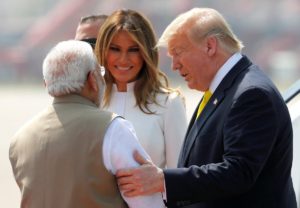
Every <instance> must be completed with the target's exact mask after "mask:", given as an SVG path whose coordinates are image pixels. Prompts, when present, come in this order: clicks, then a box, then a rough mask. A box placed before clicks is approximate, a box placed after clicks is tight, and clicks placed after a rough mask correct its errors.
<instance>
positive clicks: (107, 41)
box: [95, 10, 187, 168]
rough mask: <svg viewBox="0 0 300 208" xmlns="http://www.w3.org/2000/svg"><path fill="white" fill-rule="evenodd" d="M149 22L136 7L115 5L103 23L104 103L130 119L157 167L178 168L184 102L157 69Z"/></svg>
mask: <svg viewBox="0 0 300 208" xmlns="http://www.w3.org/2000/svg"><path fill="white" fill-rule="evenodd" d="M156 43H157V41H156V37H155V34H154V31H153V28H152V25H151V23H150V21H149V20H148V19H147V18H146V17H145V16H144V15H142V14H141V13H139V12H137V11H134V10H117V11H115V12H113V13H112V14H111V15H110V16H109V17H108V18H107V20H106V21H105V23H104V24H103V25H102V27H101V29H100V31H99V34H98V38H97V43H96V47H95V54H96V56H97V58H98V61H99V63H100V64H101V65H103V66H105V69H106V72H105V80H106V83H107V88H106V91H105V94H104V102H103V107H104V109H106V110H109V111H112V112H114V113H117V114H118V115H121V116H123V117H124V118H125V119H127V120H129V121H130V122H131V123H132V124H133V126H134V128H135V130H136V132H137V137H138V138H139V141H140V142H141V144H142V146H143V147H144V148H145V150H146V152H147V153H148V154H149V155H150V157H151V159H152V161H153V162H154V164H156V165H157V166H158V167H161V168H165V167H168V168H170V167H176V165H177V161H178V156H179V152H180V148H181V145H182V142H183V139H184V134H185V131H186V128H187V118H186V109H185V103H184V102H185V101H184V99H183V96H182V95H181V94H180V92H179V91H178V90H175V89H172V88H170V87H169V86H168V79H167V77H166V75H165V74H164V73H163V72H162V71H161V70H160V69H159V68H158V61H159V58H158V56H159V55H158V50H157V48H155V45H156Z"/></svg>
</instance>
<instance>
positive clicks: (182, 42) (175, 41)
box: [168, 34, 190, 51]
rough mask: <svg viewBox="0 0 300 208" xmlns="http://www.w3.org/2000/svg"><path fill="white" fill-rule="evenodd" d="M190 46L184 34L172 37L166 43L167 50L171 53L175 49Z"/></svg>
mask: <svg viewBox="0 0 300 208" xmlns="http://www.w3.org/2000/svg"><path fill="white" fill-rule="evenodd" d="M188 45H190V41H189V39H188V37H187V35H186V34H177V35H174V36H173V37H172V38H171V39H170V40H169V42H168V50H169V51H173V50H175V49H177V48H185V47H187V46H188Z"/></svg>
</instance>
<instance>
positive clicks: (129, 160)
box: [102, 117, 164, 208]
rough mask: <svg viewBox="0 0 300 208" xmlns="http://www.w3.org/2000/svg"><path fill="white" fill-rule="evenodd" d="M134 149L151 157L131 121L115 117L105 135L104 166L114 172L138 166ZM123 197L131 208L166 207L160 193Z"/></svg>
mask: <svg viewBox="0 0 300 208" xmlns="http://www.w3.org/2000/svg"><path fill="white" fill-rule="evenodd" d="M134 150H137V151H139V153H140V154H141V155H142V156H144V157H145V158H148V159H150V157H149V155H148V154H147V153H146V152H145V150H144V149H143V148H142V146H141V145H140V143H139V142H138V139H137V137H136V133H135V130H134V128H133V126H132V125H131V123H130V122H128V121H126V120H125V119H123V118H120V117H117V118H115V119H114V120H113V121H112V122H111V123H110V125H109V127H108V128H107V130H106V132H105V135H104V141H103V146H102V152H103V162H104V166H105V167H106V169H107V170H108V171H110V172H111V173H112V174H115V173H116V171H117V170H118V169H122V168H131V167H138V166H139V164H138V163H137V162H136V161H135V160H134V158H133V152H134ZM122 197H123V198H124V200H125V201H126V202H127V204H128V206H129V207H130V208H154V207H155V208H160V207H164V203H163V201H162V197H161V194H160V193H157V194H154V195H149V196H139V197H125V196H124V195H123V194H122Z"/></svg>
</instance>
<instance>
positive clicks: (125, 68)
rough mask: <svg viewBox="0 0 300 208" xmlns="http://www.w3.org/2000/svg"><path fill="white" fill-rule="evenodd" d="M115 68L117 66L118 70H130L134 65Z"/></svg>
mask: <svg viewBox="0 0 300 208" xmlns="http://www.w3.org/2000/svg"><path fill="white" fill-rule="evenodd" d="M115 68H116V69H117V70H120V71H128V70H129V69H131V68H132V67H131V66H128V67H121V66H116V67H115Z"/></svg>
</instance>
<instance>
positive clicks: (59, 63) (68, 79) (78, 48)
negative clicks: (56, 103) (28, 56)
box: [43, 40, 97, 96]
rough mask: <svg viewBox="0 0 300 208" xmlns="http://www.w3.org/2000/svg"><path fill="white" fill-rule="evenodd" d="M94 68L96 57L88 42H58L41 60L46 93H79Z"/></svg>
mask: <svg viewBox="0 0 300 208" xmlns="http://www.w3.org/2000/svg"><path fill="white" fill-rule="evenodd" d="M96 68H97V59H96V57H95V55H94V52H93V49H92V47H91V46H90V45H89V44H88V43H86V42H83V41H77V40H68V41H62V42H60V43H58V44H57V45H56V46H54V48H52V49H51V50H50V52H49V53H48V54H47V56H46V58H45V59H44V62H43V77H44V80H45V83H46V87H47V90H48V93H49V94H50V95H51V96H61V95H67V94H70V93H80V92H81V90H82V88H83V86H84V84H85V81H86V80H87V75H88V73H89V72H90V71H92V70H95V69H96Z"/></svg>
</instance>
